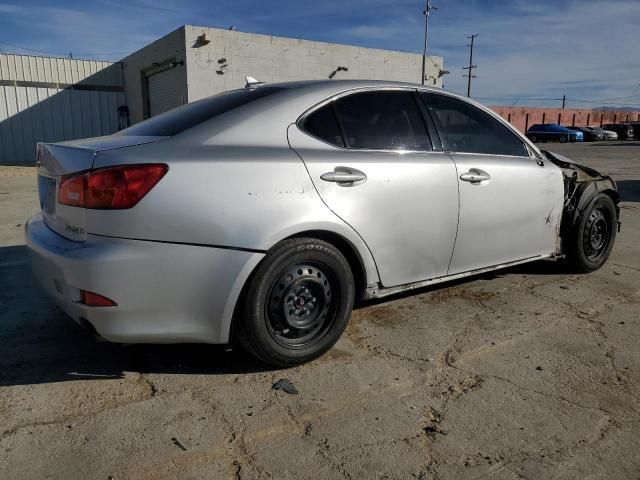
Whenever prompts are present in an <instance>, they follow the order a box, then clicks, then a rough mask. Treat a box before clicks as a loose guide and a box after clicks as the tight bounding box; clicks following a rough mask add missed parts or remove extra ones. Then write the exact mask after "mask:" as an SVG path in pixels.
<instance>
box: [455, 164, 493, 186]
mask: <svg viewBox="0 0 640 480" xmlns="http://www.w3.org/2000/svg"><path fill="white" fill-rule="evenodd" d="M490 179H491V175H489V174H488V173H487V172H483V171H482V170H478V169H477V168H472V169H471V170H469V171H468V172H467V173H463V174H462V175H460V180H462V181H463V182H471V183H480V182H484V181H485V180H490Z"/></svg>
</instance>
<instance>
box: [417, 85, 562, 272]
mask: <svg viewBox="0 0 640 480" xmlns="http://www.w3.org/2000/svg"><path fill="white" fill-rule="evenodd" d="M421 95H422V98H423V99H424V101H425V104H426V106H427V109H428V111H429V112H430V114H431V117H432V118H433V121H434V123H435V124H436V128H437V129H438V132H439V134H440V138H441V140H442V143H443V148H444V149H445V150H446V151H448V152H449V154H450V155H451V158H452V159H453V160H454V162H455V164H456V169H457V176H458V179H459V192H460V193H459V195H460V220H459V224H458V235H457V238H456V245H455V249H454V252H453V256H452V258H451V265H450V266H449V274H456V273H461V272H468V271H472V270H477V269H481V268H485V267H491V266H497V265H501V264H505V263H509V262H515V261H519V260H524V259H529V258H534V257H539V256H544V255H549V254H552V253H554V252H556V251H557V250H558V244H557V242H558V233H559V228H560V220H561V217H562V210H563V204H564V184H563V177H562V172H561V171H560V169H559V168H558V167H556V166H555V165H553V164H552V163H551V162H547V161H543V159H541V158H535V154H534V153H533V152H532V151H531V150H530V149H529V148H528V147H527V146H526V145H525V143H524V142H523V140H522V139H521V138H520V137H519V136H518V135H516V134H515V133H514V132H513V131H512V130H511V129H510V128H509V127H508V126H507V125H506V124H504V123H503V122H502V121H501V120H498V119H497V118H496V117H494V116H493V115H491V114H490V113H488V112H487V111H485V110H483V109H481V108H480V107H477V106H475V105H473V104H471V103H469V102H466V101H464V100H461V99H459V98H456V97H453V96H449V95H444V94H436V93H422V94H421Z"/></svg>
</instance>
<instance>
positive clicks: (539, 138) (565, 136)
mask: <svg viewBox="0 0 640 480" xmlns="http://www.w3.org/2000/svg"><path fill="white" fill-rule="evenodd" d="M527 137H528V138H529V140H531V141H532V142H534V143H535V142H561V143H566V142H582V141H583V140H584V134H583V133H582V132H579V131H576V130H571V129H569V128H566V127H563V126H562V125H558V124H557V123H540V124H536V125H531V127H530V128H529V130H527Z"/></svg>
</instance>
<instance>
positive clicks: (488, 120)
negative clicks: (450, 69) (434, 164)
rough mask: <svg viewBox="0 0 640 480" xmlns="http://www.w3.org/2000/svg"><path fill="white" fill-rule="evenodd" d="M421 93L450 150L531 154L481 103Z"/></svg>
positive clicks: (514, 154) (497, 153)
mask: <svg viewBox="0 0 640 480" xmlns="http://www.w3.org/2000/svg"><path fill="white" fill-rule="evenodd" d="M421 95H422V98H424V101H425V103H426V105H427V109H428V110H429V112H430V113H431V116H432V117H433V120H434V122H436V125H437V127H438V130H439V132H440V136H441V137H442V142H443V143H444V147H445V148H446V149H447V150H450V151H452V152H465V153H484V154H490V155H511V156H520V157H527V156H529V153H528V151H527V149H526V147H525V146H524V143H523V142H522V141H521V140H520V139H519V138H518V137H517V136H516V135H515V134H514V133H513V132H512V131H510V130H509V129H508V128H507V127H505V126H504V125H502V124H501V123H500V122H498V121H497V120H496V119H495V118H493V117H492V116H491V115H489V114H488V113H486V112H484V111H482V110H480V109H479V108H478V107H475V106H474V105H471V104H470V103H467V102H463V101H461V100H458V99H456V98H452V97H449V96H445V95H437V94H432V93H421Z"/></svg>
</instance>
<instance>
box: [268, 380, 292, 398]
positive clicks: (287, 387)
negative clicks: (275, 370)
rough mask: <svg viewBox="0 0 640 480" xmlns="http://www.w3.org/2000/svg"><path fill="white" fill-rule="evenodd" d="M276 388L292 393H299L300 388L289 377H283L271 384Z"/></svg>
mask: <svg viewBox="0 0 640 480" xmlns="http://www.w3.org/2000/svg"><path fill="white" fill-rule="evenodd" d="M271 388H272V389H274V390H282V391H283V392H286V393H288V394H290V395H298V389H297V388H296V387H295V386H294V385H293V383H291V380H289V379H288V378H281V379H280V380H278V381H277V382H276V383H274V384H273V385H272V386H271Z"/></svg>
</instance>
